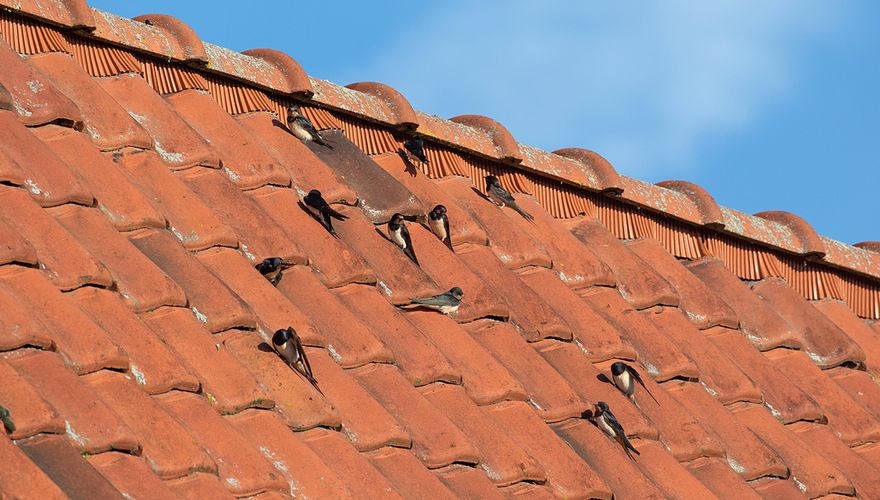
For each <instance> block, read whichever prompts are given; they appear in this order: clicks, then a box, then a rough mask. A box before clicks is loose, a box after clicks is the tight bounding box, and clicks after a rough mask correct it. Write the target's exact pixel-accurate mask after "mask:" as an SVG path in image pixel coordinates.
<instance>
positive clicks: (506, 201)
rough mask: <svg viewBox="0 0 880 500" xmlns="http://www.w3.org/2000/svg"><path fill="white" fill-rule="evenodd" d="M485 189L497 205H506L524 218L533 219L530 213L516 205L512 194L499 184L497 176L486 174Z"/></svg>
mask: <svg viewBox="0 0 880 500" xmlns="http://www.w3.org/2000/svg"><path fill="white" fill-rule="evenodd" d="M486 191H487V192H488V193H489V199H490V200H492V201H493V202H495V204H496V205H498V206H499V207H502V208H504V206H505V205H507V206H509V207H510V208H512V209H514V210H516V211H517V213H519V214H520V215H522V216H523V218H524V219H525V220H527V221H532V220H534V219H535V218H534V217H532V214H530V213H528V212H526V211H525V210H523V209H522V208H520V206H519V205H517V203H516V200H515V199H513V196H512V195H511V194H510V193H508V192H507V190H506V189H504V186H502V185H501V181H499V180H498V177H495V176H494V175H487V176H486Z"/></svg>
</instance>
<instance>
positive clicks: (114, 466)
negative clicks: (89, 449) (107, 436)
mask: <svg viewBox="0 0 880 500" xmlns="http://www.w3.org/2000/svg"><path fill="white" fill-rule="evenodd" d="M86 461H87V462H89V464H91V466H92V467H94V468H95V469H96V470H97V471H98V473H100V474H101V475H102V476H104V478H105V479H107V480H108V481H110V484H112V485H113V487H114V488H116V489H117V490H119V492H120V493H122V495H123V496H124V497H125V498H151V499H152V498H155V499H159V500H173V499H175V498H177V495H175V494H174V493H172V492H171V490H170V489H168V486H166V485H165V483H164V482H163V481H162V480H161V479H159V478H158V477H156V475H154V474H153V473H152V472H151V471H150V468H149V467H148V466H147V464H146V463H144V461H143V460H142V459H140V458H137V457H134V456H132V455H126V454H124V453H116V452H107V453H101V454H100V455H92V456H89V457H86Z"/></svg>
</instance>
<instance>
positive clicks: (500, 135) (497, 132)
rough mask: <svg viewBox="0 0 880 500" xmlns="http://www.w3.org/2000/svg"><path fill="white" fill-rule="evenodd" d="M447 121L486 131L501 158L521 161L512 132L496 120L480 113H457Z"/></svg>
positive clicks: (516, 161) (517, 145) (517, 144)
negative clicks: (457, 114)
mask: <svg viewBox="0 0 880 500" xmlns="http://www.w3.org/2000/svg"><path fill="white" fill-rule="evenodd" d="M449 121H452V122H455V123H460V124H462V125H467V126H469V127H473V128H476V129H479V130H482V131H484V132H486V134H488V135H489V138H491V139H492V142H493V143H494V144H495V148H496V149H498V150H499V152H500V153H501V159H502V160H508V161H512V162H515V163H521V162H522V153H521V152H520V150H519V143H517V142H516V139H514V138H513V134H511V133H510V132H509V131H508V130H507V128H505V127H504V125H502V124H500V123H498V122H497V121H495V120H493V119H491V118H489V117H488V116H482V115H459V116H456V117H453V118H450V119H449Z"/></svg>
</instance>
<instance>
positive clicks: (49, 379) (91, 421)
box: [7, 350, 140, 453]
mask: <svg viewBox="0 0 880 500" xmlns="http://www.w3.org/2000/svg"><path fill="white" fill-rule="evenodd" d="M7 361H8V362H9V364H10V365H12V367H13V368H15V370H16V371H17V372H18V374H19V375H21V376H22V378H24V379H25V380H26V381H27V382H28V383H29V384H30V385H31V386H33V387H34V389H36V390H37V392H38V393H39V394H40V395H41V396H42V397H43V398H44V399H45V400H46V401H47V402H48V403H49V404H50V405H51V406H52V407H53V408H54V409H55V411H56V412H57V413H58V414H59V415H61V417H62V418H63V419H64V425H65V429H66V432H67V436H68V437H69V439H70V440H71V441H72V442H73V443H74V444H75V445H76V446H77V447H78V448H79V449H80V450H82V451H85V452H89V453H100V452H102V451H107V450H111V449H113V450H121V451H136V450H138V449H139V448H140V444H139V442H138V440H137V438H136V437H135V435H134V434H133V433H132V432H131V430H129V429H128V427H126V426H125V425H124V424H123V423H122V421H121V420H120V419H119V416H117V415H116V413H115V412H114V411H113V410H111V409H110V407H108V406H107V405H106V404H104V403H102V402H100V401H98V400H97V399H96V397H95V393H94V392H93V391H92V389H91V388H90V387H89V385H88V384H86V383H85V381H84V380H83V379H81V378H80V377H77V376H76V375H75V374H74V373H73V372H72V371H70V370H69V369H68V368H67V367H66V366H64V362H63V361H61V358H60V357H59V356H57V355H56V354H54V353H48V352H39V351H32V352H28V351H26V350H22V351H19V352H16V353H14V354H11V355H8V357H7Z"/></svg>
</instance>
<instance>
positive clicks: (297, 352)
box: [272, 326, 324, 396]
mask: <svg viewBox="0 0 880 500" xmlns="http://www.w3.org/2000/svg"><path fill="white" fill-rule="evenodd" d="M272 344H273V346H274V347H275V351H276V352H277V353H278V354H279V355H280V356H281V357H282V358H283V359H284V361H285V362H287V365H288V366H290V367H291V368H293V371H295V372H297V373H299V374H300V375H302V376H303V377H305V378H306V380H308V381H309V382H310V383H311V384H312V385H313V386H314V387H315V389H317V390H318V392H320V393H321V395H322V396H323V395H324V391H322V390H321V388H320V387H318V381H317V380H315V376H314V375H312V367H311V365H309V358H307V357H306V351H305V350H303V346H302V341H301V340H300V338H299V335H297V333H296V330H294V329H293V327H290V326H288V327H287V328H284V329H281V330H278V331H276V332H275V335H273V336H272Z"/></svg>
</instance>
